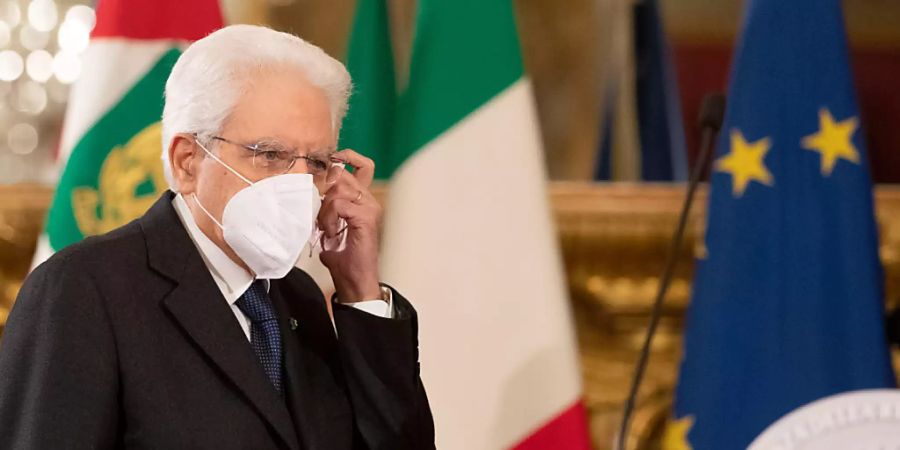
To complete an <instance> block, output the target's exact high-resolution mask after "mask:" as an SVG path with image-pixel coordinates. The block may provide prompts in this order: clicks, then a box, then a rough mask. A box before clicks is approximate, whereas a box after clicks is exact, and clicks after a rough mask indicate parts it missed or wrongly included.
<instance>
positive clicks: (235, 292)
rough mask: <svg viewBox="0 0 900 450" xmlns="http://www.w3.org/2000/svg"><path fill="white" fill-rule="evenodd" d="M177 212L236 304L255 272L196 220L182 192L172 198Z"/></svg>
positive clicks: (201, 253) (229, 298)
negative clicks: (207, 234)
mask: <svg viewBox="0 0 900 450" xmlns="http://www.w3.org/2000/svg"><path fill="white" fill-rule="evenodd" d="M172 206H174V207H175V213H176V214H178V218H179V219H181V223H182V224H183V225H184V227H185V229H187V232H188V235H189V236H190V237H191V241H193V242H194V245H195V246H196V247H197V250H198V251H199V252H200V257H201V258H203V262H204V264H206V268H207V269H208V270H209V272H210V274H212V277H213V280H215V282H216V285H217V286H218V287H219V290H220V291H222V295H223V296H224V297H225V300H226V301H227V302H228V304H229V305H232V304H234V302H236V301H237V299H238V298H240V297H241V295H243V294H244V292H245V291H246V290H247V288H249V287H250V285H251V284H252V283H253V281H254V280H255V279H256V278H255V277H254V276H253V274H251V273H250V272H248V271H247V270H246V269H244V268H243V267H241V266H240V265H238V264H237V263H235V262H234V261H232V260H231V258H229V257H228V255H226V254H225V252H224V251H222V249H221V248H219V246H218V245H216V244H215V242H213V241H212V240H211V239H210V238H209V237H208V236H206V233H204V232H203V231H202V230H201V229H200V227H198V226H197V222H196V221H195V220H194V215H193V213H191V209H190V208H189V207H188V205H187V202H186V201H185V200H184V197H183V196H182V195H181V194H176V195H175V198H174V199H173V200H172ZM265 281H266V290H268V289H269V280H265Z"/></svg>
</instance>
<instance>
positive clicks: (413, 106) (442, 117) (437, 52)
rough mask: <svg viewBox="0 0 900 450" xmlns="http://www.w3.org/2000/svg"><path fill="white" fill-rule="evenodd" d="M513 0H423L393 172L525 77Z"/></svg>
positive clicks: (400, 110)
mask: <svg viewBox="0 0 900 450" xmlns="http://www.w3.org/2000/svg"><path fill="white" fill-rule="evenodd" d="M514 17H515V15H514V11H513V2H512V1H510V0H454V1H447V0H422V1H420V2H419V13H418V19H417V23H416V35H415V41H414V44H413V54H412V60H411V63H410V75H409V85H408V87H407V89H406V91H405V92H404V93H403V95H402V96H401V97H400V100H399V104H398V111H397V114H398V126H397V127H396V128H395V130H396V133H395V139H396V140H395V145H394V151H393V152H392V155H391V158H390V161H389V163H390V168H389V169H390V171H391V172H393V171H394V170H396V169H397V167H399V166H400V165H401V164H402V163H403V161H405V160H406V159H407V158H408V157H409V156H411V155H412V154H413V153H415V152H416V151H417V150H418V149H419V148H421V147H422V146H424V145H425V144H427V143H428V142H429V141H431V140H432V139H434V138H435V137H436V136H438V135H439V134H441V133H443V132H444V131H446V130H447V129H449V128H450V127H452V126H453V125H454V124H456V123H457V122H459V121H460V120H461V119H463V118H464V117H465V116H466V115H468V114H469V113H471V112H473V111H474V110H476V109H477V108H478V107H480V106H481V105H483V104H485V103H486V102H487V101H488V100H490V99H491V98H493V97H494V96H495V95H497V94H498V93H500V92H501V91H502V90H504V89H505V88H507V87H509V86H510V85H511V84H513V83H514V82H515V81H516V80H518V79H519V78H521V77H522V75H523V72H524V70H523V67H522V58H521V55H520V51H519V50H520V49H519V39H518V34H517V33H516V25H515V18H514Z"/></svg>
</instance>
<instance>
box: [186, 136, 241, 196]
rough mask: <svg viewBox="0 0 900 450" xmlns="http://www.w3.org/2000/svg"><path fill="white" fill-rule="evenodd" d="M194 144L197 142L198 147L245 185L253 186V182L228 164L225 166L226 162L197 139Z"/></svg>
mask: <svg viewBox="0 0 900 450" xmlns="http://www.w3.org/2000/svg"><path fill="white" fill-rule="evenodd" d="M194 142H196V143H197V145H199V146H200V148H202V149H203V151H204V152H206V154H207V155H209V156H210V157H211V158H212V159H214V160H216V162H218V163H219V164H221V165H222V167H224V168H226V169H228V171H229V172H231V173H233V174H234V176H236V177H238V178H240V179H241V180H243V181H244V183H247V184H249V185H250V186H253V182H252V181H250V180H248V179H247V177H245V176H243V175H241V174H239V173H238V171H237V170H234V169H232V168H231V166H229V165H228V164H225V162H224V161H222V160H221V159H219V157H218V156H216V155H214V154H213V152H211V151H209V150H208V149H207V148H206V147H205V146H204V145H203V144H201V143H200V141H199V140H197V138H194Z"/></svg>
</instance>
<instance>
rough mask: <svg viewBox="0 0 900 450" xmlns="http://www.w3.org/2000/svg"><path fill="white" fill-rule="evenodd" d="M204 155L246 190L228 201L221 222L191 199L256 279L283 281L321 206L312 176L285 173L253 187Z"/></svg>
mask: <svg viewBox="0 0 900 450" xmlns="http://www.w3.org/2000/svg"><path fill="white" fill-rule="evenodd" d="M201 148H202V146H201ZM204 150H206V149H205V148H204ZM207 153H208V154H209V155H210V156H212V157H213V159H215V160H216V161H218V162H219V164H222V166H224V167H225V168H226V169H228V170H229V171H231V173H233V174H235V175H236V176H237V177H238V178H240V179H242V180H243V181H244V182H246V183H247V184H248V185H249V186H247V187H245V188H244V189H241V190H240V191H238V192H237V193H236V194H234V196H233V197H231V199H229V200H228V203H226V204H225V210H224V211H222V222H221V223H220V222H219V221H218V220H216V218H215V217H213V215H212V214H210V213H209V211H207V210H206V208H205V207H203V205H202V204H201V203H200V200H199V199H198V198H197V195H196V194H194V196H193V197H194V201H196V202H197V206H199V207H200V209H202V210H203V212H204V213H206V215H207V216H209V218H210V219H212V221H213V222H215V223H216V225H218V226H219V228H221V229H222V234H223V237H224V238H225V242H226V243H227V244H228V245H229V246H230V247H231V249H232V250H234V252H235V253H236V254H237V256H238V257H239V258H241V260H242V261H244V264H246V265H247V267H249V268H250V270H251V271H253V273H254V274H255V275H256V277H257V278H265V279H273V278H274V279H277V278H284V276H285V275H287V274H288V272H290V270H291V268H293V267H294V264H295V263H296V262H297V260H298V259H299V258H300V253H301V252H302V251H303V247H304V246H305V245H306V243H307V242H308V241H309V240H310V236H311V235H312V232H313V230H314V229H315V220H316V216H317V215H318V214H319V208H320V207H321V205H322V201H321V198H320V197H319V190H318V189H316V186H315V184H314V183H313V176H312V175H311V174H308V173H295V174H284V175H276V176H273V177H269V178H265V179H262V180H260V181H257V182H255V183H254V182H251V181H250V180H248V179H247V178H245V177H244V176H243V175H241V174H239V173H238V172H237V171H235V170H234V169H232V168H231V167H229V166H228V165H227V164H225V163H224V162H222V161H221V160H220V159H219V158H217V157H216V156H215V155H213V154H212V153H211V152H209V151H207Z"/></svg>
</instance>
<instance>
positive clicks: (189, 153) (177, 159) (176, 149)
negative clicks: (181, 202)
mask: <svg viewBox="0 0 900 450" xmlns="http://www.w3.org/2000/svg"><path fill="white" fill-rule="evenodd" d="M197 150H198V148H197V145H195V141H194V138H193V136H190V135H188V134H182V133H179V134H176V135H175V137H173V138H172V142H171V143H170V144H169V164H170V165H171V169H172V178H174V179H175V182H176V183H177V185H178V191H179V192H181V193H182V194H190V193H193V192H194V189H195V188H196V183H197V178H196V175H197V174H196V171H195V169H196V168H197V160H198V159H199V158H200V157H201V155H199V153H198V151H197Z"/></svg>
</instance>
